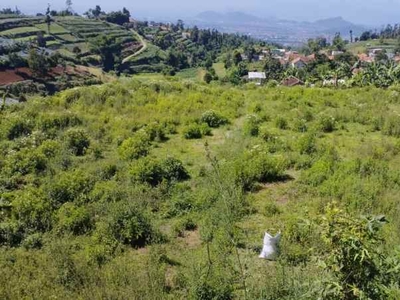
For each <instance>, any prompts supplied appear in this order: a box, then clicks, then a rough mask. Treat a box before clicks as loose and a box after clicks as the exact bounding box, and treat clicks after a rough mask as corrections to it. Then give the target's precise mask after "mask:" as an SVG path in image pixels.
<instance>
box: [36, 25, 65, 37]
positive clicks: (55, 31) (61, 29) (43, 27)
mask: <svg viewBox="0 0 400 300" xmlns="http://www.w3.org/2000/svg"><path fill="white" fill-rule="evenodd" d="M35 27H37V28H38V29H40V30H41V31H44V32H47V31H48V27H47V24H46V23H42V24H37V25H35ZM60 33H68V31H67V30H66V29H65V28H64V27H62V26H60V25H59V24H57V23H51V24H50V34H60Z"/></svg>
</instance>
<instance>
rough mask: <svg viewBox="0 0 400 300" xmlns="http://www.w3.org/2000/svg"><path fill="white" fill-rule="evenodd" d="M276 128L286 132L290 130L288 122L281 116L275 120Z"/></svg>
mask: <svg viewBox="0 0 400 300" xmlns="http://www.w3.org/2000/svg"><path fill="white" fill-rule="evenodd" d="M275 126H276V128H279V129H282V130H285V129H287V128H288V121H287V120H286V119H285V118H284V117H281V116H279V117H277V118H276V119H275Z"/></svg>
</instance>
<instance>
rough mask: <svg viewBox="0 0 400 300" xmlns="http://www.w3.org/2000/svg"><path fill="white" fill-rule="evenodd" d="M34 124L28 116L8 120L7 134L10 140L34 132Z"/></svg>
mask: <svg viewBox="0 0 400 300" xmlns="http://www.w3.org/2000/svg"><path fill="white" fill-rule="evenodd" d="M33 128H34V125H33V124H32V122H30V121H29V119H27V118H24V119H23V118H13V119H10V120H9V121H8V124H7V127H6V128H5V135H6V137H7V138H8V139H9V140H14V139H16V138H19V137H21V136H24V135H29V134H31V133H32V130H33Z"/></svg>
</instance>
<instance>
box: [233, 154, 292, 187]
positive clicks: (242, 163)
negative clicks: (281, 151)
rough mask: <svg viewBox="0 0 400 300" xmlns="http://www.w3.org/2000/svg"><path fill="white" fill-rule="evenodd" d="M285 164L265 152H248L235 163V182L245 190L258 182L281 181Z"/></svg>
mask: <svg viewBox="0 0 400 300" xmlns="http://www.w3.org/2000/svg"><path fill="white" fill-rule="evenodd" d="M284 167H285V164H284V162H283V161H282V160H281V159H278V158H275V157H272V156H271V155H270V154H267V153H263V152H247V153H245V154H244V155H242V156H241V157H239V158H238V159H237V160H236V161H235V163H234V174H235V181H236V182H237V183H238V184H239V185H240V186H241V187H243V188H244V189H245V190H251V189H252V188H253V186H254V184H255V183H256V182H271V181H277V180H280V179H281V178H282V176H283V170H284Z"/></svg>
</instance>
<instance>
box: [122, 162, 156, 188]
mask: <svg viewBox="0 0 400 300" xmlns="http://www.w3.org/2000/svg"><path fill="white" fill-rule="evenodd" d="M130 175H131V178H132V180H133V181H135V182H141V183H147V184H150V185H151V186H156V185H158V184H159V183H160V182H161V181H162V179H163V171H162V168H161V166H160V164H159V162H158V161H157V160H155V159H152V158H143V159H140V160H138V161H137V162H136V163H135V165H134V166H133V167H132V168H131V170H130Z"/></svg>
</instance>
